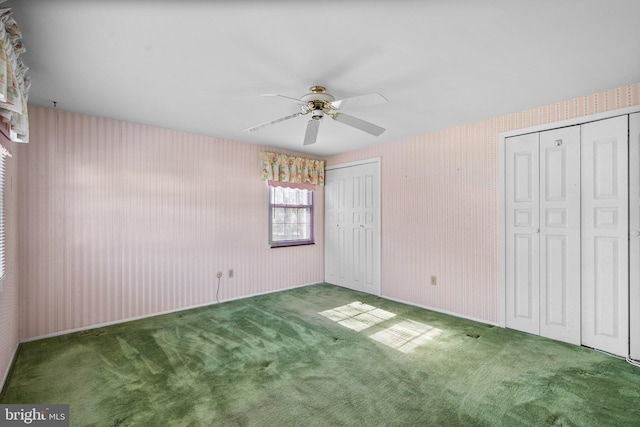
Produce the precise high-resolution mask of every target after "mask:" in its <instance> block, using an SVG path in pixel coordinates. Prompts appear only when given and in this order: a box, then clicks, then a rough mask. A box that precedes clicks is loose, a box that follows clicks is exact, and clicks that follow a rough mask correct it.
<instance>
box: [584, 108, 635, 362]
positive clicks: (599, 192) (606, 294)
mask: <svg viewBox="0 0 640 427" xmlns="http://www.w3.org/2000/svg"><path fill="white" fill-rule="evenodd" d="M581 130H582V135H581V140H582V162H581V163H582V344H583V345H586V346H588V347H594V348H598V349H600V350H604V351H607V352H610V353H613V354H617V355H620V356H626V355H627V354H628V350H629V344H628V343H629V217H628V213H629V191H628V188H629V187H628V180H629V174H628V160H629V156H628V116H620V117H614V118H611V119H607V120H600V121H596V122H592V123H587V124H584V125H582V126H581ZM636 167H637V166H636Z"/></svg>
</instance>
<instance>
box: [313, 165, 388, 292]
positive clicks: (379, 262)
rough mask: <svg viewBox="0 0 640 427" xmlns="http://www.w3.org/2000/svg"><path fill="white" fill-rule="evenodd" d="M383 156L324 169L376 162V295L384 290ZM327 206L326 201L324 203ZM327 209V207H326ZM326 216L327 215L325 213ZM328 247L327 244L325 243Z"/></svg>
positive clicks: (344, 167)
mask: <svg viewBox="0 0 640 427" xmlns="http://www.w3.org/2000/svg"><path fill="white" fill-rule="evenodd" d="M381 163H382V161H381V158H380V157H372V158H369V159H363V160H357V161H353V162H348V163H339V164H336V165H331V166H325V168H324V170H325V172H326V171H330V170H336V169H346V168H350V167H354V166H362V165H367V164H376V165H377V167H376V174H377V175H378V194H377V196H378V206H377V207H376V214H377V215H378V229H377V230H376V231H375V234H376V238H377V239H378V242H379V243H380V250H379V251H378V259H377V266H378V267H377V268H376V270H377V271H376V274H377V275H378V280H379V281H380V284H379V285H380V287H379V289H378V292H377V293H376V294H375V295H376V296H382V294H383V292H382V167H381ZM324 206H325V207H326V203H325V205H324ZM325 209H326V208H325ZM324 216H325V217H326V215H324ZM324 221H325V224H324V230H325V235H324V236H322V238H323V239H326V230H327V224H326V218H325V219H324ZM325 248H326V245H325ZM326 262H327V258H326V256H325V257H324V264H325V267H324V269H325V272H326V268H327V265H326Z"/></svg>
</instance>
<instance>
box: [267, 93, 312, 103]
mask: <svg viewBox="0 0 640 427" xmlns="http://www.w3.org/2000/svg"><path fill="white" fill-rule="evenodd" d="M260 96H273V97H277V98H282V99H287V100H289V101H293V102H295V103H296V104H300V105H307V103H306V102H305V101H303V100H302V99H298V98H292V97H290V96H284V95H278V94H277V93H263V94H262V95H260Z"/></svg>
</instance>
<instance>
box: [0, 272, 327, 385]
mask: <svg viewBox="0 0 640 427" xmlns="http://www.w3.org/2000/svg"><path fill="white" fill-rule="evenodd" d="M320 283H324V282H316V283H305V284H303V285H295V286H292V287H290V288H284V289H276V290H273V291H265V292H257V293H254V294H249V295H243V296H241V297H237V298H230V299H226V300H223V301H220V302H217V301H214V302H207V303H204V304H196V305H190V306H188V307H180V308H175V309H172V310H166V311H161V312H158V313H152V314H145V315H142V316H135V317H127V318H125V319H118V320H113V321H111V322H103V323H96V324H94V325H88V326H82V327H80V328H74V329H65V330H63V331H58V332H52V333H50V334H45V335H38V336H36V337H30V338H23V339H21V340H20V343H26V342H31V341H38V340H42V339H45V338H52V337H58V336H60V335H66V334H72V333H74V332H82V331H88V330H91V329H97V328H103V327H105V326H112V325H118V324H120V323H127V322H133V321H134V320H141V319H148V318H150V317H156V316H163V315H165V314H171V313H178V312H180V311H186V310H192V309H194V308H200V307H207V306H210V305H217V304H220V303H223V302H230V301H237V300H241V299H245V298H253V297H257V296H260V295H267V294H273V293H276V292H283V291H289V290H291V289H296V288H304V287H305V286H312V285H318V284H320ZM16 349H17V348H16ZM14 357H15V352H14ZM5 375H6V374H5Z"/></svg>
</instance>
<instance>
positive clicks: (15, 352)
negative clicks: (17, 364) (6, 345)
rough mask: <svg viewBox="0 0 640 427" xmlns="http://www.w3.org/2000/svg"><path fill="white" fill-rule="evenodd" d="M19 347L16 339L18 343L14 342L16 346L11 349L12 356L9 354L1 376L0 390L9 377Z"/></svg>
mask: <svg viewBox="0 0 640 427" xmlns="http://www.w3.org/2000/svg"><path fill="white" fill-rule="evenodd" d="M19 347H20V341H18V343H17V344H16V347H15V348H14V349H13V356H11V360H9V364H8V365H7V369H6V370H5V371H4V375H3V376H2V382H1V383H0V392H2V390H4V384H5V383H6V382H7V378H9V372H11V368H12V367H13V362H14V360H15V359H16V355H17V354H18V348H19Z"/></svg>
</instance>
